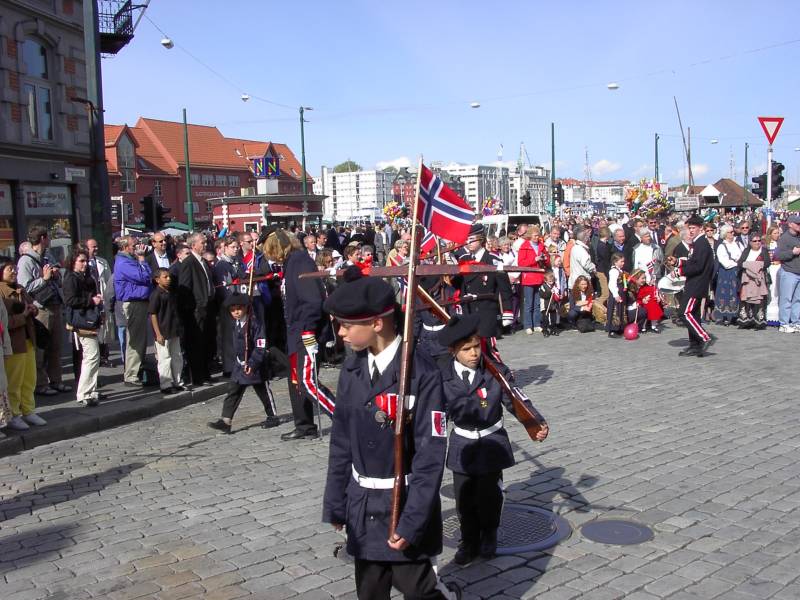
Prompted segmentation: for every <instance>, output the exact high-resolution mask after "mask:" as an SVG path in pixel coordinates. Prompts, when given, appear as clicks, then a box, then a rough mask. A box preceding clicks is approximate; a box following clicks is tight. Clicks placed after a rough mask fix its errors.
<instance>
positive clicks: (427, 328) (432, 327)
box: [422, 324, 444, 331]
mask: <svg viewBox="0 0 800 600" xmlns="http://www.w3.org/2000/svg"><path fill="white" fill-rule="evenodd" d="M422 328H423V329H424V330H425V331H441V330H442V329H444V325H425V324H423V325H422Z"/></svg>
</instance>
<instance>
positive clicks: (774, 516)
mask: <svg viewBox="0 0 800 600" xmlns="http://www.w3.org/2000/svg"><path fill="white" fill-rule="evenodd" d="M709 327H710V331H711V332H712V333H714V334H715V335H717V336H718V337H719V340H718V341H717V343H716V344H715V345H714V346H713V347H712V350H711V352H712V353H713V355H712V356H709V357H707V358H704V359H697V358H694V357H691V358H679V357H678V356H677V354H678V351H679V350H680V348H681V347H682V345H683V344H684V340H685V329H676V328H675V327H671V328H668V329H667V330H666V331H665V332H664V333H663V334H662V335H654V334H647V335H645V336H643V337H642V338H641V339H640V340H637V341H635V342H627V341H624V340H609V339H608V338H607V337H606V336H605V334H603V333H594V334H587V335H581V334H577V333H563V334H562V335H561V336H560V337H556V338H549V339H544V338H543V337H541V335H537V336H535V337H528V336H525V335H524V334H517V335H515V336H513V337H511V338H506V339H505V340H502V341H501V346H500V348H501V352H502V353H503V355H504V356H505V357H506V359H507V362H508V363H509V365H510V366H511V367H512V369H514V371H515V373H516V376H517V381H518V382H519V383H521V384H524V389H525V391H526V392H527V393H528V395H529V396H530V397H531V398H532V399H533V402H534V404H535V405H536V406H537V408H539V410H540V411H541V412H542V413H543V414H544V415H545V416H546V417H547V418H548V421H549V423H550V426H551V436H550V439H548V440H547V441H546V442H544V443H543V444H541V445H535V444H533V443H532V442H530V441H529V440H528V438H527V436H526V434H525V432H524V430H523V428H522V427H521V426H520V425H519V424H518V423H515V422H514V423H512V422H511V419H506V424H507V427H508V429H509V433H510V436H511V439H512V442H513V443H514V444H515V453H516V458H517V461H518V464H517V465H516V466H515V467H514V468H512V469H509V470H507V471H506V472H505V484H506V488H507V496H506V499H507V501H508V502H514V503H523V504H531V505H535V506H540V507H544V508H548V509H551V510H554V511H556V512H558V513H559V514H561V515H562V516H564V517H565V518H566V519H567V520H568V521H569V523H570V524H571V526H572V528H573V532H572V535H571V537H569V538H568V539H567V540H565V541H563V542H562V543H561V544H559V545H558V546H556V547H555V548H552V549H550V550H549V551H546V552H531V553H527V554H520V555H512V556H502V557H498V558H495V559H493V560H490V561H478V562H475V563H473V564H472V565H470V566H468V567H466V568H460V567H456V566H455V565H453V564H450V561H451V559H452V556H453V549H452V548H446V549H445V552H444V554H443V555H442V556H441V557H440V573H442V574H443V577H444V578H445V580H450V581H457V582H459V583H461V585H462V587H463V588H464V591H465V594H464V597H465V598H471V599H476V598H492V599H500V600H502V599H510V598H529V597H536V598H539V599H541V600H568V599H570V598H579V597H582V598H590V599H592V600H605V599H612V598H623V597H624V598H629V599H631V600H649V599H655V598H669V599H670V600H684V599H686V600H688V599H690V598H697V599H709V598H724V599H725V600H746V599H747V600H752V599H753V598H776V599H785V600H790V599H791V600H796V599H797V598H800V582H798V577H799V576H800V552H798V549H800V463H798V460H797V458H798V454H797V453H798V446H800V414H799V413H798V411H797V390H796V388H793V387H791V385H792V384H791V383H790V377H791V376H792V373H794V369H795V368H797V365H798V361H797V359H796V358H794V359H792V358H791V356H792V355H794V353H795V352H796V349H797V348H798V340H800V336H792V335H787V334H778V333H777V332H775V331H774V330H770V331H767V332H763V333H754V332H751V331H739V330H735V329H734V328H722V327H717V326H714V325H711V326H709ZM337 375H338V371H333V370H327V371H323V372H322V374H321V377H322V379H323V380H324V381H327V382H335V378H336V376H337ZM274 389H275V391H276V392H277V393H276V396H277V400H278V405H279V409H280V412H281V413H282V415H283V417H284V420H288V419H289V414H290V410H289V401H288V395H287V393H286V383H285V380H280V381H277V382H274ZM221 404H222V401H221V398H217V399H214V400H212V401H209V402H207V403H204V404H198V405H193V406H189V407H186V408H183V409H180V410H178V411H174V412H171V413H166V414H163V415H160V416H158V417H154V418H150V419H146V420H142V421H139V422H136V423H132V424H128V425H124V426H121V427H117V428H114V429H109V430H106V431H101V432H97V433H92V434H89V435H86V436H84V437H81V438H75V439H71V440H66V441H62V442H57V443H53V444H49V445H44V446H40V447H38V448H34V449H32V450H28V451H24V452H22V453H20V454H17V455H14V456H10V457H7V458H2V459H0V598H2V600H23V599H25V600H32V599H37V598H52V599H63V600H77V599H81V598H104V599H105V598H107V599H109V600H122V599H132V598H156V599H164V600H166V599H178V598H198V599H206V600H225V599H229V598H239V597H254V598H264V599H276V600H277V599H280V598H290V597H297V598H303V599H314V598H332V597H333V598H343V597H344V598H347V597H354V593H353V589H354V583H353V566H352V564H348V563H346V562H344V561H342V560H341V559H340V558H336V557H334V555H333V550H334V546H335V544H337V543H339V542H342V541H343V538H342V536H341V535H340V534H338V533H336V532H334V531H333V530H332V529H331V528H330V526H328V525H325V524H322V523H320V515H321V497H322V491H323V485H324V478H325V470H326V460H327V450H328V439H327V437H326V438H325V440H324V441H323V442H320V441H303V442H291V443H286V442H281V441H280V440H279V434H281V433H283V432H285V431H288V430H289V429H290V428H291V425H290V424H289V423H288V422H286V423H284V424H283V425H282V426H281V427H279V428H278V429H272V430H262V429H261V428H260V427H259V423H260V420H261V419H263V415H262V414H261V408H260V404H259V403H258V401H257V400H256V398H255V396H254V395H253V394H252V393H249V394H248V395H247V396H246V398H245V400H244V402H243V404H242V408H241V410H240V412H239V414H237V418H236V420H235V422H234V428H235V429H236V433H235V435H232V436H216V435H214V433H213V432H212V430H210V429H208V428H207V427H206V422H207V421H209V420H211V419H215V418H217V417H218V416H219V412H220V409H221ZM327 423H328V422H327V420H326V421H325V423H324V424H325V429H326V430H327V428H328V427H327ZM450 483H451V478H450V477H449V474H448V473H446V474H445V481H444V488H443V510H444V511H445V513H448V514H449V513H452V510H453V508H454V503H453V500H452V499H451V498H450V497H449V494H448V493H447V489H448V485H449V484H450ZM609 517H618V518H625V519H631V520H634V521H637V522H639V523H642V524H645V525H648V526H650V527H652V528H653V529H654V533H655V535H654V538H653V539H652V541H649V542H645V543H643V544H641V545H633V546H610V545H603V544H599V543H595V542H591V541H589V540H587V539H586V538H584V537H583V536H582V534H581V532H580V529H579V527H580V526H581V525H582V524H584V523H586V522H587V521H590V520H594V519H597V518H609Z"/></svg>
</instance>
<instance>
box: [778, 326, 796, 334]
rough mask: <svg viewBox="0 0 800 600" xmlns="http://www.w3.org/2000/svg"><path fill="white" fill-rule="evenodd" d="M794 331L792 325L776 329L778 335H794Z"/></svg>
mask: <svg viewBox="0 0 800 600" xmlns="http://www.w3.org/2000/svg"><path fill="white" fill-rule="evenodd" d="M796 331H797V330H796V329H795V328H794V325H781V326H780V327H778V332H780V333H795V332H796Z"/></svg>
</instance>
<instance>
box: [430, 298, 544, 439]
mask: <svg viewBox="0 0 800 600" xmlns="http://www.w3.org/2000/svg"><path fill="white" fill-rule="evenodd" d="M417 296H419V297H420V298H421V299H422V301H423V302H425V304H427V305H428V306H429V307H430V310H431V312H432V313H433V314H434V315H435V316H436V317H438V318H439V320H440V321H442V322H443V323H447V322H448V321H449V320H450V315H449V314H448V313H447V311H446V310H445V309H444V308H442V307H441V306H440V305H439V303H437V302H436V300H434V299H433V298H432V297H431V295H430V294H429V293H428V292H426V291H425V289H424V288H417ZM483 364H484V365H486V370H487V371H489V373H491V375H492V377H494V378H495V379H496V380H497V382H498V383H499V384H500V386H501V387H502V388H503V391H505V393H506V394H508V396H509V397H510V398H511V401H512V403H513V406H514V414H515V416H516V417H517V420H518V421H519V422H520V423H522V426H523V427H525V431H527V432H528V435H529V436H530V438H531V439H532V440H533V441H534V442H538V441H540V440H538V439H536V435H537V434H538V433H539V432H540V431H541V430H542V429H543V428H544V427H545V426H546V425H547V421H545V418H544V417H543V416H542V415H541V414H540V413H539V411H538V410H536V409H535V408H534V407H533V405H532V404H531V403H530V401H528V402H525V401H526V400H528V398H527V397H526V396H525V394H523V393H522V390H520V389H519V388H518V387H513V386H512V385H511V384H510V383H509V381H508V379H506V378H505V376H504V375H503V374H502V373H501V372H500V369H498V368H497V365H496V364H494V362H492V360H491V359H490V358H489V357H488V356H487V354H486V353H484V355H483Z"/></svg>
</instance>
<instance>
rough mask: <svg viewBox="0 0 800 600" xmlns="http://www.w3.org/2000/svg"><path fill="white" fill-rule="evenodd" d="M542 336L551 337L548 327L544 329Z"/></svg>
mask: <svg viewBox="0 0 800 600" xmlns="http://www.w3.org/2000/svg"><path fill="white" fill-rule="evenodd" d="M542 335H543V336H544V337H550V331H549V330H548V329H547V327H542Z"/></svg>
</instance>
